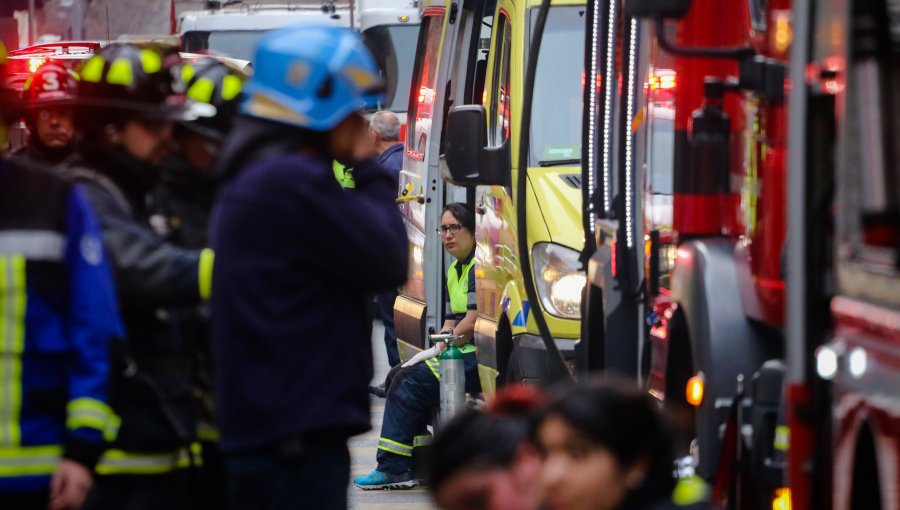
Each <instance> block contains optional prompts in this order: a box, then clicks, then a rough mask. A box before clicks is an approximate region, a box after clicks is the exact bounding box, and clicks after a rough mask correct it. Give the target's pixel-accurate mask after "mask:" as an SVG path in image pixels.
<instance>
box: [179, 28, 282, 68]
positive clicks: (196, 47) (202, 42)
mask: <svg viewBox="0 0 900 510" xmlns="http://www.w3.org/2000/svg"><path fill="white" fill-rule="evenodd" d="M265 33H266V31H265V30H217V31H215V32H201V31H191V32H185V34H184V37H183V38H182V43H181V44H182V47H183V49H184V51H187V52H190V53H203V52H207V51H209V52H212V53H215V54H220V55H226V56H229V57H232V58H238V59H241V60H250V61H252V60H253V50H254V49H255V48H256V42H257V40H258V39H259V38H260V37H261V36H262V35H263V34H265Z"/></svg>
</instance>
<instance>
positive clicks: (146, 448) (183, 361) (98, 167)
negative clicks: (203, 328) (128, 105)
mask: <svg viewBox="0 0 900 510" xmlns="http://www.w3.org/2000/svg"><path fill="white" fill-rule="evenodd" d="M68 171H69V172H70V173H71V174H72V175H73V176H75V178H76V179H77V180H78V181H79V182H82V183H83V184H84V187H85V190H86V193H87V196H88V199H89V201H90V203H91V206H92V207H93V208H94V210H95V211H96V213H97V217H98V220H99V222H100V225H101V228H102V232H103V240H104V245H105V246H106V249H107V251H108V253H109V256H110V259H111V261H112V267H113V270H114V275H115V279H116V286H117V289H118V293H119V300H120V303H121V310H122V317H123V320H124V323H125V337H126V342H125V343H124V344H125V346H126V349H124V350H123V352H122V354H121V355H120V356H117V358H116V359H117V361H118V363H119V364H120V366H118V367H117V370H115V372H114V379H113V389H112V392H111V403H112V407H113V409H114V410H115V411H116V413H117V414H118V415H119V416H120V417H121V419H122V426H121V429H120V431H119V436H118V438H117V440H116V442H115V443H114V444H113V447H112V449H110V450H109V451H107V452H106V453H105V454H104V456H103V458H102V459H101V461H100V463H99V465H98V466H97V472H98V473H99V474H101V475H118V474H124V475H154V474H161V473H165V472H168V471H171V470H174V469H178V468H182V467H187V466H188V465H190V459H191V458H193V457H194V455H193V453H194V452H193V451H192V450H191V449H190V445H191V444H192V442H193V440H194V438H195V430H194V426H195V424H194V419H195V416H194V409H193V401H192V395H191V369H192V365H191V352H190V348H189V347H190V346H189V342H187V340H186V339H185V338H184V335H183V334H182V332H181V331H180V324H179V322H178V320H177V317H179V316H180V314H179V313H177V312H178V310H181V309H185V308H189V307H193V306H196V305H197V304H199V303H200V302H201V301H202V299H204V298H205V297H206V296H208V294H209V290H210V280H211V274H212V252H211V251H209V250H189V249H184V248H179V247H177V246H174V245H173V244H171V243H167V242H165V241H164V240H163V239H162V238H161V237H159V236H158V235H157V234H156V233H155V232H154V231H153V229H152V227H151V225H150V222H149V218H148V214H147V211H146V210H145V208H146V202H145V199H146V195H147V193H148V192H149V191H150V188H151V187H152V185H153V184H154V181H153V180H152V179H150V178H148V176H152V175H155V174H156V170H155V169H153V168H149V167H144V164H142V163H140V162H138V161H136V160H134V159H133V158H131V157H129V156H127V155H126V154H125V153H124V152H123V151H121V150H116V151H112V153H108V154H105V155H103V157H102V158H101V157H100V156H99V155H93V156H90V155H88V156H86V158H85V159H84V160H81V161H77V162H75V163H74V164H73V166H71V167H70V168H69V169H68Z"/></svg>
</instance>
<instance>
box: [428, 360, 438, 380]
mask: <svg viewBox="0 0 900 510" xmlns="http://www.w3.org/2000/svg"><path fill="white" fill-rule="evenodd" d="M425 365H426V366H427V367H428V369H429V370H431V373H432V374H434V377H436V378H437V380H438V381H440V380H441V374H440V372H439V371H438V367H439V366H440V365H438V360H437V358H431V359H426V360H425Z"/></svg>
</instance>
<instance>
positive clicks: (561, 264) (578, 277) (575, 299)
mask: <svg viewBox="0 0 900 510" xmlns="http://www.w3.org/2000/svg"><path fill="white" fill-rule="evenodd" d="M579 257H580V253H578V252H577V251H575V250H573V249H571V248H568V247H566V246H562V245H559V244H554V243H538V244H535V245H534V248H533V249H532V250H531V260H532V270H533V271H534V280H535V284H536V287H537V293H538V296H539V297H540V299H541V304H542V305H543V307H544V309H545V310H547V311H548V312H550V314H552V315H555V316H557V317H561V318H564V319H580V318H581V292H582V290H583V289H584V286H585V283H586V282H587V277H586V276H585V274H584V271H582V270H581V262H580V261H579V260H578V259H579Z"/></svg>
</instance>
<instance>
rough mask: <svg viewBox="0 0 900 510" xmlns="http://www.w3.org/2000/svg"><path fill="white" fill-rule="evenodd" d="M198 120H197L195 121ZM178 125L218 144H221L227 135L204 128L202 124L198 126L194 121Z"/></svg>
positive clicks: (179, 122) (182, 122) (180, 122)
mask: <svg viewBox="0 0 900 510" xmlns="http://www.w3.org/2000/svg"><path fill="white" fill-rule="evenodd" d="M194 120H196V119H194ZM178 125H179V126H181V127H183V128H184V129H186V130H188V131H191V132H193V133H196V134H198V135H201V136H205V137H207V138H209V139H210V140H214V141H216V142H221V141H222V140H224V139H225V133H222V132H220V131H218V130H216V129H213V128H210V127H207V126H204V125H202V124H198V123H197V122H193V121H189V120H188V121H178Z"/></svg>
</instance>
